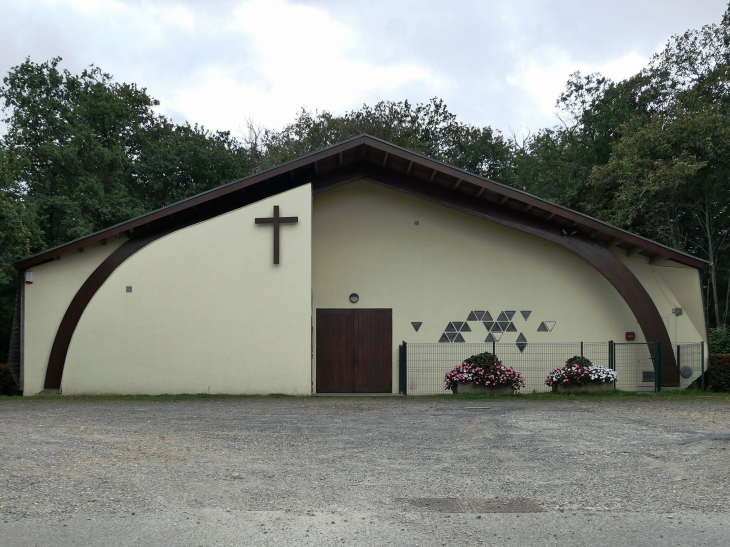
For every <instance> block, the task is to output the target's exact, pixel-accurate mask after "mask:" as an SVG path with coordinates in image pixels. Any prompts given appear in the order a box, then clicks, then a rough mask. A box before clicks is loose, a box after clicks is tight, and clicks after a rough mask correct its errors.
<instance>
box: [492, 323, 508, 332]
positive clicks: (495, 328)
mask: <svg viewBox="0 0 730 547" xmlns="http://www.w3.org/2000/svg"><path fill="white" fill-rule="evenodd" d="M505 325H506V323H505ZM489 331H490V332H502V331H504V329H503V328H502V323H492V328H491V329H489Z"/></svg>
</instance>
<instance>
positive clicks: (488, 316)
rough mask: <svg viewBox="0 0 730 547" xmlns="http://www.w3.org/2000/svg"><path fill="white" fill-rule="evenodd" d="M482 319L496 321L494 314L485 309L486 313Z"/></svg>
mask: <svg viewBox="0 0 730 547" xmlns="http://www.w3.org/2000/svg"><path fill="white" fill-rule="evenodd" d="M482 321H494V319H492V314H491V313H489V312H488V311H485V312H484V315H483V316H482Z"/></svg>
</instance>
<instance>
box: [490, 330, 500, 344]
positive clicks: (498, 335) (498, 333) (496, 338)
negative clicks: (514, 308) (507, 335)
mask: <svg viewBox="0 0 730 547" xmlns="http://www.w3.org/2000/svg"><path fill="white" fill-rule="evenodd" d="M492 336H494V339H495V340H496V341H497V342H499V341H500V339H501V338H502V333H501V332H493V333H492Z"/></svg>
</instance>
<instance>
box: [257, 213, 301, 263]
mask: <svg viewBox="0 0 730 547" xmlns="http://www.w3.org/2000/svg"><path fill="white" fill-rule="evenodd" d="M255 221H256V224H273V225H274V264H278V263H279V226H280V225H282V224H296V223H297V222H299V217H280V216H279V206H278V205H274V216H273V217H267V218H257V219H255Z"/></svg>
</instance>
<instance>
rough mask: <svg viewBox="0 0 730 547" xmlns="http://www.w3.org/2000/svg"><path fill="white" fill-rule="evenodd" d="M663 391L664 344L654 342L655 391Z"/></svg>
mask: <svg viewBox="0 0 730 547" xmlns="http://www.w3.org/2000/svg"><path fill="white" fill-rule="evenodd" d="M661 390H662V343H661V342H659V341H656V342H654V391H655V392H656V393H658V392H660V391H661Z"/></svg>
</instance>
